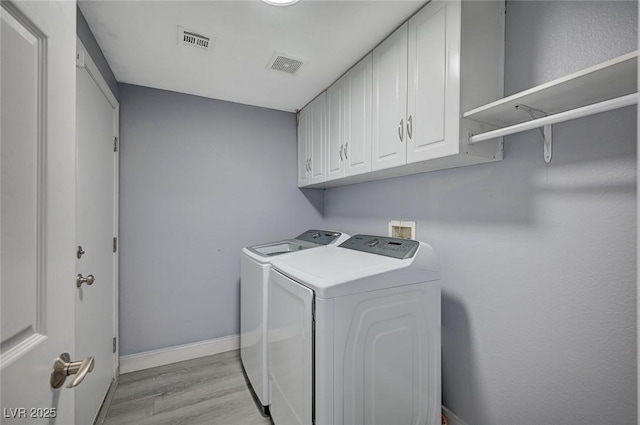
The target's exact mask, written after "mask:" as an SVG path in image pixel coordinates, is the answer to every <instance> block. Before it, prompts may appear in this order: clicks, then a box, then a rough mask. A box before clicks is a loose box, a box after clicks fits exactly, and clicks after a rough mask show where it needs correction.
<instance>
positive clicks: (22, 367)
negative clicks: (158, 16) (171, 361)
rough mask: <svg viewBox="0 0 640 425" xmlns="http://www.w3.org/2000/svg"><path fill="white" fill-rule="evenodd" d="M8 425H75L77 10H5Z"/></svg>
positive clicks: (0, 347) (2, 360)
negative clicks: (56, 378) (69, 370)
mask: <svg viewBox="0 0 640 425" xmlns="http://www.w3.org/2000/svg"><path fill="white" fill-rule="evenodd" d="M0 14H1V25H0V27H1V36H0V39H1V42H0V46H1V47H0V53H1V57H2V60H1V68H0V74H1V76H0V77H1V78H0V80H1V85H0V91H1V93H2V95H1V96H0V98H1V108H2V114H1V116H2V122H1V128H2V130H1V139H0V141H1V150H0V154H1V165H0V171H1V178H0V182H1V187H2V190H1V200H0V205H1V207H0V208H1V212H0V222H1V235H2V243H1V245H2V249H1V261H0V263H1V264H0V268H1V270H2V272H1V275H2V280H1V285H0V290H1V292H2V293H1V299H2V301H1V303H2V306H1V313H0V314H1V318H0V321H1V344H0V353H1V354H0V369H1V374H2V376H1V389H0V403H1V407H2V413H1V415H2V416H1V417H0V422H1V423H2V424H3V425H9V424H40V423H42V424H45V423H46V424H48V425H52V424H58V425H73V424H75V419H74V407H75V406H74V405H75V402H74V398H75V397H74V395H75V394H74V393H75V392H76V391H82V388H83V387H82V384H80V386H79V387H77V388H76V389H68V388H66V385H67V384H69V383H70V382H71V380H72V378H75V376H70V377H68V378H67V380H66V382H65V384H64V386H62V387H61V388H59V389H55V390H54V389H52V388H51V370H52V366H53V364H54V360H55V359H56V358H57V357H58V356H60V354H61V353H64V352H68V353H69V354H70V355H71V360H81V358H79V357H78V356H77V353H76V351H75V346H74V338H75V306H74V295H75V291H76V288H75V257H74V247H75V216H76V211H75V209H76V191H75V184H76V183H75V177H76V163H75V155H76V150H75V149H76V145H75V127H76V125H75V100H76V96H75V92H76V85H75V83H76V81H75V50H76V48H75V47H76V34H75V29H76V5H75V2H62V1H61V2H31V1H25V2H16V3H8V2H5V1H3V2H1V3H0Z"/></svg>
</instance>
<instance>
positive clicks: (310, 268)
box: [272, 242, 440, 298]
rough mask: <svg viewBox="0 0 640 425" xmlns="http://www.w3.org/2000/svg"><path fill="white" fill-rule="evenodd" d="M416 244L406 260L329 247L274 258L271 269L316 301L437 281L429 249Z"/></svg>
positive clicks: (436, 270)
mask: <svg viewBox="0 0 640 425" xmlns="http://www.w3.org/2000/svg"><path fill="white" fill-rule="evenodd" d="M417 244H418V246H417V248H416V251H415V254H414V255H413V256H412V257H411V258H406V259H400V258H393V257H390V256H385V255H378V254H372V253H369V252H362V251H358V250H354V249H348V248H345V247H342V246H329V247H327V248H326V249H313V250H308V251H304V252H301V253H299V254H296V255H295V256H285V257H281V258H278V259H275V260H274V261H273V262H272V268H273V269H274V270H277V271H278V272H280V273H282V274H284V275H286V276H288V277H290V278H291V279H293V280H295V281H296V282H298V283H300V284H302V285H304V286H306V287H308V288H310V289H312V290H313V291H314V292H315V293H316V296H318V297H320V298H335V297H340V296H344V295H350V294H356V293H360V292H368V291H374V290H378V289H385V288H393V287H397V286H403V285H410V284H414V283H421V282H431V281H437V280H439V279H440V273H439V269H438V264H437V259H436V256H435V253H434V252H433V249H432V248H431V247H430V246H429V245H427V244H424V243H420V242H417ZM272 273H273V271H272Z"/></svg>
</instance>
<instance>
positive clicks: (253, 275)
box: [240, 230, 349, 412]
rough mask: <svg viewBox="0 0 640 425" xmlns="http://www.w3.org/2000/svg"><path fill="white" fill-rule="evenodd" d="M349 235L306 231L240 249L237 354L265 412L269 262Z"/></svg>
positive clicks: (266, 398)
mask: <svg viewBox="0 0 640 425" xmlns="http://www.w3.org/2000/svg"><path fill="white" fill-rule="evenodd" d="M348 238H349V235H345V234H343V233H340V232H333V231H326V230H307V231H306V232H304V233H303V234H301V235H300V236H297V237H295V238H293V239H289V240H283V241H277V242H271V243H266V244H262V245H255V246H251V247H247V248H244V249H243V250H242V255H241V265H240V357H241V359H242V365H243V367H244V370H245V373H246V374H247V377H248V378H249V381H250V382H251V386H252V388H253V391H254V393H255V395H256V396H257V398H258V399H259V401H260V403H261V404H262V406H263V409H264V411H265V412H267V411H268V408H267V406H269V402H270V398H269V385H268V378H267V376H268V375H267V374H268V369H267V367H268V362H267V316H268V313H267V312H268V310H267V300H268V292H267V284H268V279H269V269H270V267H271V262H272V261H273V260H274V259H276V258H280V256H282V255H284V254H287V255H289V254H291V255H294V253H298V252H302V251H304V250H307V249H310V248H319V247H325V246H329V245H337V244H340V243H342V242H344V241H345V240H347V239H348Z"/></svg>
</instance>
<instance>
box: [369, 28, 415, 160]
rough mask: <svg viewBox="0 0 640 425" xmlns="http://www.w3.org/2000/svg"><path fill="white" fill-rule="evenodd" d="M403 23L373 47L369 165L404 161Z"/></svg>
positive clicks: (405, 101) (405, 35) (404, 62)
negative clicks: (370, 153)
mask: <svg viewBox="0 0 640 425" xmlns="http://www.w3.org/2000/svg"><path fill="white" fill-rule="evenodd" d="M406 108H407V23H405V24H404V25H402V26H401V27H400V28H398V29H397V30H396V32H394V33H393V34H392V35H390V36H389V37H388V38H387V39H386V40H385V41H384V42H382V44H380V45H379V46H378V47H377V48H376V49H375V50H374V51H373V116H372V118H373V130H372V135H371V136H372V164H371V166H372V169H373V170H380V169H383V168H389V167H395V166H398V165H403V164H405V163H406V159H407V149H406V144H405V139H406V134H405V130H404V129H405V116H406Z"/></svg>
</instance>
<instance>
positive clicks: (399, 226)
mask: <svg viewBox="0 0 640 425" xmlns="http://www.w3.org/2000/svg"><path fill="white" fill-rule="evenodd" d="M389 236H390V237H392V238H401V239H415V238H416V222H415V221H396V220H394V221H390V222H389Z"/></svg>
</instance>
